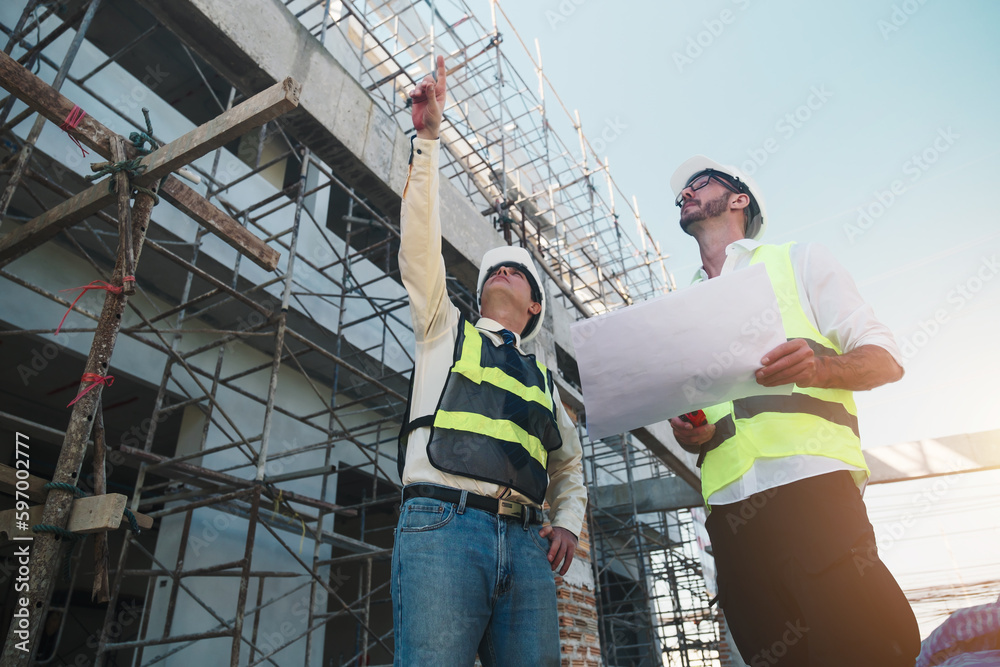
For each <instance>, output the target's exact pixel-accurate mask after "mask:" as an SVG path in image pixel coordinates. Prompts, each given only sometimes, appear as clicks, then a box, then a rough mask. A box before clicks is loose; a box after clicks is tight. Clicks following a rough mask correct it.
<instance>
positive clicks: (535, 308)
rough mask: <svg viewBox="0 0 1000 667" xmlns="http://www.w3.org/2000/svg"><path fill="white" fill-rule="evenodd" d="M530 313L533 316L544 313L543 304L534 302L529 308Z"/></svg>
mask: <svg viewBox="0 0 1000 667" xmlns="http://www.w3.org/2000/svg"><path fill="white" fill-rule="evenodd" d="M528 312H529V313H530V314H532V315H537V314H538V313H540V312H542V304H540V303H538V302H537V301H532V302H531V305H530V306H528Z"/></svg>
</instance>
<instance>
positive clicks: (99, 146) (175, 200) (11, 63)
mask: <svg viewBox="0 0 1000 667" xmlns="http://www.w3.org/2000/svg"><path fill="white" fill-rule="evenodd" d="M289 81H291V79H289ZM282 83H284V82H282ZM0 84H2V85H3V87H4V88H6V89H7V90H9V91H10V92H11V93H13V94H14V95H15V96H16V97H17V98H18V99H20V100H21V101H22V102H24V103H25V104H27V105H28V106H29V107H30V108H31V109H33V110H34V111H36V112H38V113H39V114H41V115H42V116H44V117H45V118H47V119H48V120H50V121H51V122H53V123H55V124H56V125H61V124H62V123H63V121H64V120H65V118H66V116H68V115H69V113H70V111H72V110H73V106H74V105H73V102H72V101H70V100H69V99H68V98H66V97H64V96H63V95H61V94H60V93H59V92H58V91H56V90H54V89H53V88H52V87H51V86H49V85H48V84H47V83H45V82H44V81H42V80H41V79H39V78H38V77H37V76H35V75H34V74H32V73H31V72H30V71H28V70H26V69H24V68H23V67H22V66H21V65H19V64H18V63H17V62H16V61H15V60H13V59H12V58H11V57H10V56H8V55H7V54H5V53H2V52H0ZM296 85H297V84H296ZM296 97H297V94H296ZM264 122H266V121H264ZM261 124H263V122H262V123H261ZM70 132H71V133H72V134H73V136H75V137H76V138H77V139H79V140H80V142H81V143H82V144H84V145H85V146H87V147H88V148H90V149H92V150H93V151H94V152H96V153H97V154H98V155H100V156H102V157H104V158H105V159H109V160H110V159H111V148H110V145H111V144H110V141H111V137H112V136H113V135H114V133H113V132H111V130H109V129H108V128H107V127H105V126H104V125H103V124H101V123H100V122H98V121H97V120H96V119H95V118H93V117H92V116H89V115H87V116H84V118H83V120H82V121H81V122H80V124H79V125H78V126H77V127H76V129H75V130H70ZM125 149H126V153H127V154H128V157H129V158H133V157H135V156H136V152H135V149H134V148H133V147H132V146H131V145H130V144H127V145H126V147H125ZM160 194H161V195H162V196H163V197H164V199H166V200H167V201H169V202H170V203H171V204H173V205H174V206H177V208H179V209H180V210H182V211H183V212H184V213H185V214H187V215H189V216H191V217H192V218H193V219H194V220H195V221H196V222H197V223H198V224H200V225H202V226H203V227H205V228H206V229H208V230H209V231H210V232H212V233H213V234H216V235H217V236H219V237H220V238H221V239H222V240H223V241H225V242H226V243H228V244H229V245H230V246H232V247H233V248H235V249H236V250H237V251H239V252H240V253H242V254H244V255H246V256H247V258H248V259H250V260H251V261H252V262H254V263H255V264H257V265H258V266H260V267H262V268H264V269H267V270H269V271H271V270H274V269H275V268H276V267H277V266H278V259H279V257H280V254H279V253H278V252H277V251H276V250H274V249H273V248H271V247H270V246H268V245H267V244H266V243H265V242H264V241H263V240H261V239H260V238H258V237H257V236H255V235H254V234H253V233H251V232H249V231H247V229H246V228H244V227H243V226H242V225H240V224H239V223H238V222H236V221H235V220H233V218H231V217H230V216H229V215H227V214H226V213H225V212H224V211H222V210H220V209H219V208H218V207H216V206H214V205H213V204H211V203H210V202H209V201H207V200H206V199H205V198H204V197H202V196H201V195H199V194H198V193H197V192H195V191H194V190H192V189H191V188H189V187H188V186H186V185H184V184H183V183H181V182H180V181H179V180H178V179H177V178H175V177H174V176H169V177H168V178H167V180H166V181H165V182H164V183H163V185H162V187H161V189H160ZM50 238H51V237H50Z"/></svg>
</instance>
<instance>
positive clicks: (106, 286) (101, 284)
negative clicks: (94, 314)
mask: <svg viewBox="0 0 1000 667" xmlns="http://www.w3.org/2000/svg"><path fill="white" fill-rule="evenodd" d="M126 281H129V282H135V277H134V276H125V277H124V278H122V282H123V283H124V282H126ZM92 289H102V290H105V291H108V292H111V293H112V294H121V293H122V288H121V287H118V286H117V285H112V284H111V283H109V282H105V281H103V280H92V281H90V284H88V285H81V286H80V287H70V288H67V289H64V290H59V291H60V292H72V291H73V290H82V291H81V292H80V293H79V294H78V295H77V297H76V298H75V299H73V303H71V304H70V305H69V309H68V310H67V311H66V314H65V315H63V318H62V319H61V320H60V321H59V326H57V327H56V333H55V335H56V336H58V335H59V330H60V329H62V325H63V322H65V321H66V318H67V317H69V314H70V313H71V312H72V311H73V306H75V305H76V302H77V301H79V300H80V299H81V298H83V295H84V294H86V293H87V291H88V290H92Z"/></svg>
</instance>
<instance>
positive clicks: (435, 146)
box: [410, 134, 441, 164]
mask: <svg viewBox="0 0 1000 667" xmlns="http://www.w3.org/2000/svg"><path fill="white" fill-rule="evenodd" d="M440 150H441V140H440V139H421V138H420V137H418V136H417V135H415V134H414V135H413V136H412V137H411V138H410V164H413V161H414V160H418V161H419V160H429V161H431V162H434V163H436V162H437V160H438V154H439V152H440Z"/></svg>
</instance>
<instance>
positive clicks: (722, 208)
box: [681, 192, 731, 232]
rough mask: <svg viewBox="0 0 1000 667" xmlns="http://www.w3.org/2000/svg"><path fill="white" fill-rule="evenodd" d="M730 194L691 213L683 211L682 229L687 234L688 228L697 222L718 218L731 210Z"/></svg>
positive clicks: (724, 194) (713, 200)
mask: <svg viewBox="0 0 1000 667" xmlns="http://www.w3.org/2000/svg"><path fill="white" fill-rule="evenodd" d="M730 194H731V193H729V192H725V193H723V194H721V195H719V196H718V197H716V198H715V199H710V200H708V201H706V202H704V203H703V204H701V205H700V206H698V208H695V209H692V210H691V211H690V212H688V213H685V212H684V211H683V210H682V211H681V229H682V230H684V231H685V232H686V231H687V230H688V227H690V226H691V225H693V224H694V223H696V222H701V221H702V220H708V219H709V218H717V217H719V216H720V215H722V214H723V213H725V212H726V210H727V209H728V208H729V197H730Z"/></svg>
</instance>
